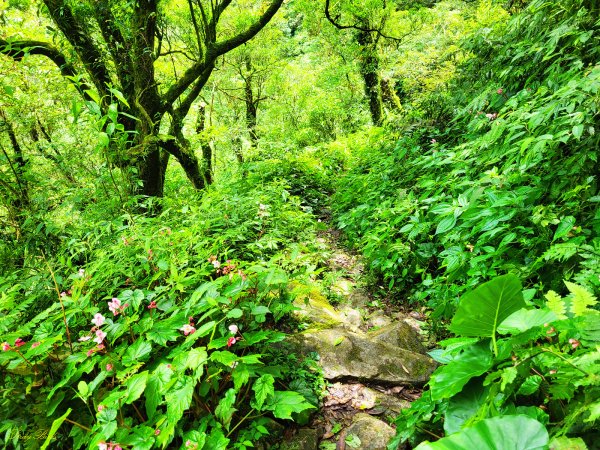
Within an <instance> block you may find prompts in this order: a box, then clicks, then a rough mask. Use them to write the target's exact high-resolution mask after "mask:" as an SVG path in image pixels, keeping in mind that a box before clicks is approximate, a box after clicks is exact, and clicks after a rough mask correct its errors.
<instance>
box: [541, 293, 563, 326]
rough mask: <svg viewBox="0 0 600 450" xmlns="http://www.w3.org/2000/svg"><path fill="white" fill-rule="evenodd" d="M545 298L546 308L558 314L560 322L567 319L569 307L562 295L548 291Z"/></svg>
mask: <svg viewBox="0 0 600 450" xmlns="http://www.w3.org/2000/svg"><path fill="white" fill-rule="evenodd" d="M544 297H545V298H546V306H547V307H548V309H550V310H551V311H552V312H553V313H554V314H556V317H557V318H558V319H559V320H563V319H566V318H567V314H566V313H567V306H566V305H565V302H564V301H563V299H562V297H561V296H560V295H558V294H557V293H556V292H554V291H548V292H546V295H544Z"/></svg>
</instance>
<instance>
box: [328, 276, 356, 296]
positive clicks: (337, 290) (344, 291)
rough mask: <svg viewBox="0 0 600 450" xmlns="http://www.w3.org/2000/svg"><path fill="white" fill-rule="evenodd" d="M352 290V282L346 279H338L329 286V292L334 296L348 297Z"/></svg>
mask: <svg viewBox="0 0 600 450" xmlns="http://www.w3.org/2000/svg"><path fill="white" fill-rule="evenodd" d="M353 290H354V282H353V281H352V280H349V279H348V278H339V279H337V280H336V281H335V282H334V283H333V286H331V291H332V292H333V293H334V294H337V295H340V296H343V297H348V296H349V295H350V294H351V293H352V291H353Z"/></svg>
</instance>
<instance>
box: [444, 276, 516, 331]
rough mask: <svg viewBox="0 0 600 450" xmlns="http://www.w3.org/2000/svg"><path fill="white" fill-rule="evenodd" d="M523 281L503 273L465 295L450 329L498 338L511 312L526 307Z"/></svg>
mask: <svg viewBox="0 0 600 450" xmlns="http://www.w3.org/2000/svg"><path fill="white" fill-rule="evenodd" d="M521 291H522V287H521V282H520V281H519V279H518V278H517V277H516V276H514V275H512V274H508V275H503V276H500V277H497V278H494V279H493V280H491V281H488V282H487V283H484V284H482V285H481V286H479V287H478V288H477V289H475V290H474V291H471V292H469V293H467V294H465V295H463V297H462V299H461V301H460V304H459V306H458V310H457V311H456V314H455V316H454V319H452V324H451V325H450V330H451V331H452V332H454V333H456V334H458V335H461V336H479V337H491V338H495V335H496V330H497V328H498V325H500V324H501V323H502V322H503V321H504V320H505V319H506V318H507V317H508V316H510V315H511V314H512V313H514V312H515V311H518V310H519V309H521V308H524V307H525V301H524V300H523V294H522V292H521Z"/></svg>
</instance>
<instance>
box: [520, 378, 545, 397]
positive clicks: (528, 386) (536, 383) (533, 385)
mask: <svg viewBox="0 0 600 450" xmlns="http://www.w3.org/2000/svg"><path fill="white" fill-rule="evenodd" d="M541 382H542V377H540V376H539V375H531V376H529V377H527V378H526V379H525V381H523V384H521V387H520V388H519V390H518V391H517V394H518V395H531V394H533V393H534V392H537V390H538V389H539V388H540V384H541Z"/></svg>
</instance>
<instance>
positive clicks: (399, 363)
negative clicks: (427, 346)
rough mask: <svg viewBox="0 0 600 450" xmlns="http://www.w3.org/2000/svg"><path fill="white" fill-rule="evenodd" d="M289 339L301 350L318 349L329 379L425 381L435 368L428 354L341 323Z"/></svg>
mask: <svg viewBox="0 0 600 450" xmlns="http://www.w3.org/2000/svg"><path fill="white" fill-rule="evenodd" d="M289 341H290V342H291V343H292V344H295V345H296V347H298V349H299V350H300V351H303V352H313V351H316V352H317V353H319V356H320V360H319V364H320V365H321V367H322V368H323V375H324V377H325V378H326V379H328V380H339V379H357V380H361V381H362V380H365V381H371V382H379V383H387V384H411V385H422V384H424V383H425V382H427V380H428V379H429V375H430V374H431V372H433V370H434V369H435V362H434V361H433V360H432V359H431V358H429V357H428V356H426V355H422V354H420V353H415V352H413V351H411V350H406V349H404V348H400V347H398V346H395V345H390V344H388V343H386V342H380V341H378V340H376V339H373V338H372V337H370V336H369V335H367V334H364V333H355V332H352V331H348V330H345V329H343V328H341V327H337V328H328V329H323V330H307V331H305V332H303V333H298V334H296V335H293V336H290V338H289Z"/></svg>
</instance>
